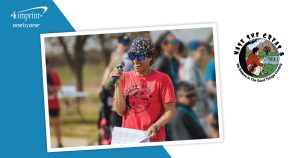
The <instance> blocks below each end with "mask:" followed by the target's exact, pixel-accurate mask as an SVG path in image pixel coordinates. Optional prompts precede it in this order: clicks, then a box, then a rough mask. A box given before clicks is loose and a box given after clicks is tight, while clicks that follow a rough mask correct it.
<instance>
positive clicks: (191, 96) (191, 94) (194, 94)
mask: <svg viewBox="0 0 300 158" xmlns="http://www.w3.org/2000/svg"><path fill="white" fill-rule="evenodd" d="M185 97H187V98H193V97H196V93H190V94H187V95H185Z"/></svg>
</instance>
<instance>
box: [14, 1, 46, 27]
mask: <svg viewBox="0 0 300 158" xmlns="http://www.w3.org/2000/svg"><path fill="white" fill-rule="evenodd" d="M47 10H48V7H47V6H38V7H33V8H29V9H23V10H20V11H16V10H15V11H13V12H12V13H11V15H10V17H11V18H12V19H13V20H14V22H18V23H13V24H12V27H13V28H38V27H39V26H40V23H29V22H32V21H34V22H36V21H37V20H40V19H42V18H43V16H44V14H45V13H46V12H47ZM20 22H21V23H20Z"/></svg>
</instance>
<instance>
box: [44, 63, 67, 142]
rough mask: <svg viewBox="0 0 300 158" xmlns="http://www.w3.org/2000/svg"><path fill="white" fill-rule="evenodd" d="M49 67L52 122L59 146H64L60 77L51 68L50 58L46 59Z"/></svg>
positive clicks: (50, 114) (49, 101)
mask: <svg viewBox="0 0 300 158" xmlns="http://www.w3.org/2000/svg"><path fill="white" fill-rule="evenodd" d="M46 67H47V89H48V109H49V116H50V123H51V125H53V126H54V132H55V137H56V141H57V147H59V148H62V147H63V144H62V140H61V128H60V120H59V112H60V105H59V100H58V96H57V94H58V92H59V90H60V87H61V82H60V78H59V76H58V74H57V72H56V71H55V70H53V69H51V65H50V63H49V60H47V59H46Z"/></svg>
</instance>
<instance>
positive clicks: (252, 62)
mask: <svg viewBox="0 0 300 158" xmlns="http://www.w3.org/2000/svg"><path fill="white" fill-rule="evenodd" d="M254 66H255V67H256V66H263V64H262V63H260V62H259V60H258V59H257V57H256V55H255V54H253V53H251V54H250V55H249V57H248V59H247V67H248V70H249V71H251V70H252V68H253V67H254Z"/></svg>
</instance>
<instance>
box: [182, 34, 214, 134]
mask: <svg viewBox="0 0 300 158" xmlns="http://www.w3.org/2000/svg"><path fill="white" fill-rule="evenodd" d="M188 47H189V55H188V58H187V59H186V60H185V62H184V66H183V81H186V82H188V83H191V84H192V85H193V86H195V90H196V93H197V102H196V106H195V107H194V110H195V112H196V114H197V115H198V117H199V118H200V119H201V120H202V122H203V126H204V129H205V131H206V132H208V131H209V128H210V125H209V124H208V114H209V113H210V111H211V103H210V99H209V91H208V88H207V82H206V80H205V76H204V74H203V72H202V69H201V66H200V65H199V64H198V63H199V61H201V60H202V59H203V58H204V57H205V56H206V55H207V48H206V47H205V45H204V44H202V43H201V42H200V41H198V40H192V41H190V42H189V44H188Z"/></svg>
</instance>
